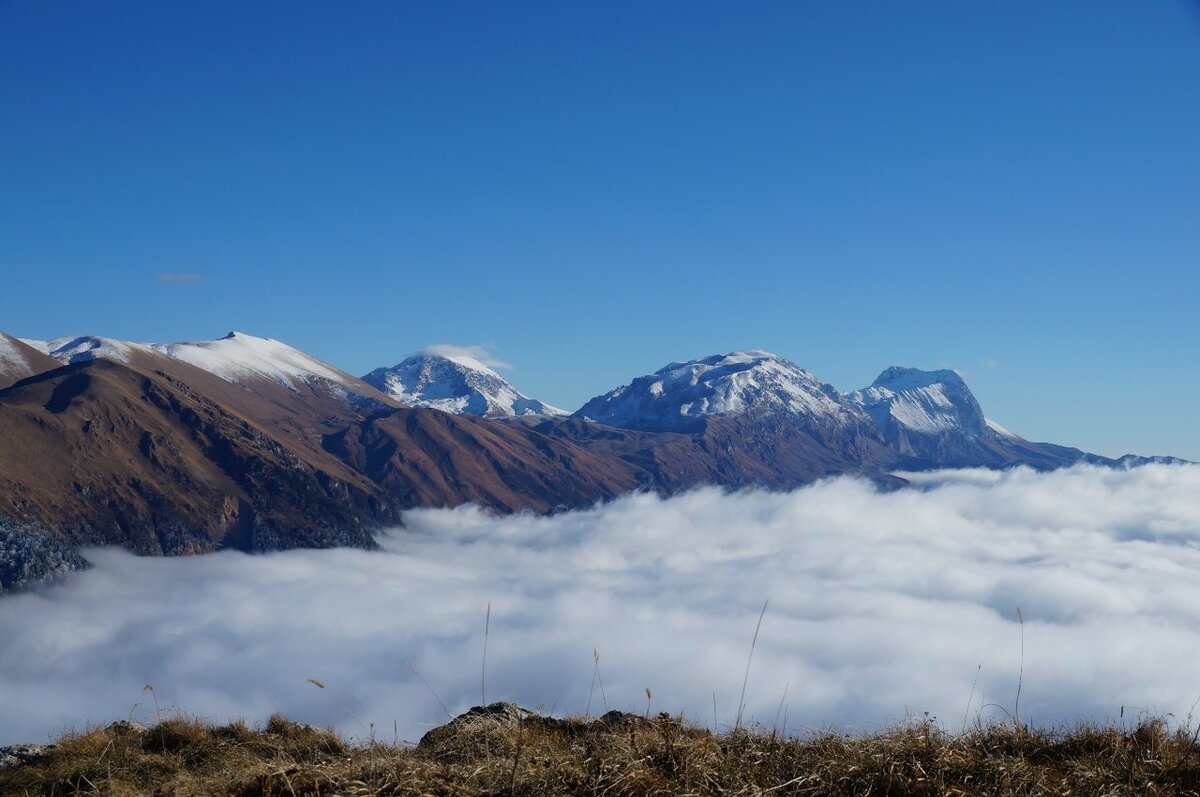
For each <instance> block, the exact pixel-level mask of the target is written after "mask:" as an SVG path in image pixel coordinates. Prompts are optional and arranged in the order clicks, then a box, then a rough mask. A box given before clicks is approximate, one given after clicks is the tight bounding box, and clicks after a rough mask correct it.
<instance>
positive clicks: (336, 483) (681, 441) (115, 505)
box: [0, 333, 1143, 591]
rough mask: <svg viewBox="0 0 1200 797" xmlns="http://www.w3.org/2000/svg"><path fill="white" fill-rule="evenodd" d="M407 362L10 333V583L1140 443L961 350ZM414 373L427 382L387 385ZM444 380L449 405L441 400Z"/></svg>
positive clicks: (0, 364)
mask: <svg viewBox="0 0 1200 797" xmlns="http://www.w3.org/2000/svg"><path fill="white" fill-rule="evenodd" d="M411 359H412V358H410V360H411ZM405 362H409V361H405ZM447 363H449V365H447ZM401 365H402V366H403V365H404V363H401ZM410 365H411V366H412V367H408V368H405V369H401V371H400V375H399V382H398V383H389V381H388V373H390V374H393V375H395V374H396V369H381V371H384V372H387V373H384V374H383V375H382V376H381V377H380V378H373V377H372V374H368V378H367V379H357V378H355V377H353V376H351V375H349V374H347V373H345V372H343V371H340V370H339V369H337V368H335V367H334V366H331V365H329V364H327V363H324V362H322V361H320V360H318V359H316V358H313V357H311V356H309V355H307V354H304V353H303V352H300V351H298V350H296V349H294V348H292V347H290V346H287V345H286V344H283V343H280V342H278V341H273V340H271V339H268V338H258V337H254V336H251V335H246V334H244V333H231V334H230V335H227V336H226V337H224V338H221V339H219V340H215V341H203V342H196V343H183V344H136V343H129V342H125V341H118V340H113V339H107V338H97V337H87V336H85V337H78V338H64V339H59V340H55V341H21V340H18V339H16V338H12V337H10V336H7V335H0V429H2V430H3V437H0V591H2V590H5V589H10V588H12V587H14V586H19V585H21V584H27V583H33V582H37V581H38V580H42V579H45V578H49V577H54V576H55V575H56V574H60V573H62V572H64V571H67V570H70V569H72V568H74V567H78V566H80V565H81V563H82V560H81V559H80V558H79V556H78V554H77V553H76V549H77V548H79V547H80V546H88V545H120V546H123V547H126V548H129V549H130V550H133V551H135V552H137V553H140V554H147V555H178V554H190V553H202V552H206V551H213V550H218V549H221V548H237V549H241V550H247V551H268V550H279V549H283V548H291V547H329V546H340V545H353V546H359V547H371V546H373V545H374V538H373V532H374V531H375V530H377V529H379V528H381V527H384V526H388V525H396V524H398V523H400V522H401V515H402V513H403V511H404V510H406V509H410V508H414V507H443V506H446V507H448V506H457V505H459V504H463V503H475V504H479V505H481V506H484V507H486V508H488V509H491V510H492V511H497V512H513V511H521V510H528V511H534V512H553V511H557V510H560V509H565V508H573V507H582V506H587V505H589V504H592V503H594V502H596V501H603V500H608V499H611V498H614V497H616V496H618V495H621V494H623V493H626V492H629V491H632V490H653V491H655V492H657V493H659V494H662V495H671V494H673V493H677V492H680V491H682V490H687V489H691V488H694V487H698V486H702V485H710V484H715V485H721V486H726V487H730V488H744V487H765V488H769V489H790V488H793V487H796V486H799V485H802V484H806V483H809V482H811V481H813V480H815V479H818V478H821V477H824V476H829V475H837V474H857V475H860V476H862V477H865V478H870V479H873V480H875V481H877V482H878V483H880V484H882V485H886V486H897V485H899V484H902V483H903V482H902V481H901V480H900V479H897V478H896V477H895V476H893V475H891V474H892V473H893V472H895V471H904V470H915V469H927V468H937V467H959V466H983V467H1006V466H1011V465H1028V466H1031V467H1036V468H1054V467H1061V466H1064V465H1070V464H1074V463H1077V462H1094V463H1097V464H1104V465H1111V466H1115V467H1128V466H1131V465H1134V464H1138V463H1140V462H1142V461H1143V460H1141V459H1137V458H1134V459H1122V460H1107V459H1104V458H1101V457H1095V456H1093V455H1089V454H1086V453H1085V452H1082V451H1079V450H1078V449H1074V448H1068V447H1064V446H1056V445H1052V444H1045V443H1031V442H1029V441H1025V440H1023V439H1021V438H1020V437H1018V436H1016V435H1015V434H1012V433H1011V432H1007V431H1006V430H1004V429H1003V427H1000V426H999V425H997V424H994V423H992V422H990V421H988V420H987V419H986V418H985V417H984V415H983V412H982V409H981V408H980V407H979V405H978V402H977V401H976V400H975V398H974V396H972V395H971V393H970V390H969V389H968V388H967V386H966V385H965V383H963V382H962V380H961V378H959V377H958V375H957V374H955V373H954V372H950V371H917V370H915V369H901V368H890V369H888V370H886V371H885V372H884V373H883V374H882V375H881V376H880V377H879V379H877V380H876V381H875V383H874V384H873V385H872V386H871V387H870V388H866V389H864V390H861V391H856V392H854V393H850V394H843V393H841V392H839V391H837V390H836V389H835V388H833V387H831V386H830V385H827V384H824V383H821V382H820V381H819V380H818V379H816V377H814V376H813V375H811V374H809V373H808V372H807V371H804V370H803V369H801V368H799V367H798V366H796V365H795V364H793V363H790V362H788V361H787V360H784V359H783V358H779V357H777V356H775V355H772V354H769V353H767V352H763V351H757V350H753V351H742V352H733V353H730V354H727V355H715V356H712V357H706V358H701V359H699V360H694V361H690V362H685V363H672V364H670V365H668V366H666V367H665V368H663V369H660V370H659V371H656V372H655V373H653V374H649V375H646V376H644V377H639V378H637V379H634V380H633V381H632V382H631V383H630V384H629V385H626V386H624V387H621V388H618V389H616V390H614V391H611V392H610V393H608V394H605V395H604V396H600V397H597V398H596V399H593V400H592V401H590V402H588V403H587V404H586V405H585V406H584V407H583V408H581V409H580V410H579V411H578V412H576V413H574V414H573V415H571V416H567V415H565V414H563V413H561V411H555V410H554V408H549V407H547V406H546V405H544V404H542V403H540V402H536V403H534V401H535V400H532V399H529V398H528V397H526V396H523V395H522V394H520V393H519V391H517V390H516V389H515V388H514V387H512V386H511V383H509V382H508V381H507V380H504V379H503V377H500V376H499V375H498V374H496V373H495V372H494V371H492V370H491V369H489V368H487V367H486V366H482V364H479V365H480V366H481V368H477V367H475V365H472V364H468V365H464V364H463V363H462V362H454V361H453V360H452V359H450V358H444V357H443V358H442V360H436V359H433V358H432V357H430V356H429V355H425V356H423V357H422V358H421V359H420V360H419V361H415V362H413V363H411V364H410ZM447 369H448V370H447ZM373 374H376V376H379V374H378V372H373ZM412 374H416V375H417V379H416V380H415V381H414V380H413V379H412V378H411V375H412ZM492 377H495V379H497V380H499V382H496V381H494V380H492ZM406 380H407V381H406ZM372 381H374V382H375V383H377V384H371V382H372ZM378 384H382V385H383V386H384V387H385V388H388V387H389V385H392V386H393V387H395V385H396V384H402V385H403V388H404V389H403V390H380V389H379V388H378V386H377V385H378ZM476 395H483V396H485V397H486V398H485V399H484V400H483V403H478V402H477V403H474V404H473V403H472V401H473V400H474V398H473V397H474V396H476ZM412 396H416V397H417V399H419V400H421V401H425V402H426V406H416V407H414V406H406V404H405V402H403V401H400V400H398V397H405V398H408V397H412ZM457 399H463V401H461V402H457V403H456V401H457ZM444 401H449V402H450V404H448V405H443V406H447V407H449V408H450V409H452V410H453V411H443V410H441V409H433V408H431V407H432V406H437V405H436V404H434V403H433V402H444ZM521 402H529V403H526V404H522V403H521ZM472 410H475V412H472ZM524 410H528V411H524Z"/></svg>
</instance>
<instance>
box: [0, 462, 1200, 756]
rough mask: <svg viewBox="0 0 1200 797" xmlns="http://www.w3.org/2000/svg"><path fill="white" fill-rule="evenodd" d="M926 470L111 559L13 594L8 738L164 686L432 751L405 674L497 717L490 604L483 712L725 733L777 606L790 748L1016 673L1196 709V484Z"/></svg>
mask: <svg viewBox="0 0 1200 797" xmlns="http://www.w3.org/2000/svg"><path fill="white" fill-rule="evenodd" d="M913 478H914V481H915V484H916V487H915V489H906V490H900V491H896V492H890V493H881V492H878V491H876V490H875V489H874V488H872V487H871V486H870V485H869V484H867V483H864V482H861V481H856V480H852V479H835V480H828V481H824V482H820V483H818V484H815V485H813V486H810V487H807V488H804V489H800V490H797V491H794V492H791V493H777V494H767V493H757V492H749V493H737V494H725V493H722V492H720V491H718V490H701V491H698V492H694V493H690V494H687V495H683V496H679V497H676V498H673V499H669V500H659V499H657V498H654V497H651V496H647V495H635V496H630V497H627V498H623V499H621V500H617V501H614V502H612V503H610V504H607V505H604V506H600V507H597V508H595V509H592V510H588V511H580V512H569V513H563V514H559V515H555V516H552V517H534V516H530V515H515V516H511V517H504V518H496V517H492V516H489V515H488V514H486V513H484V512H481V511H479V510H477V509H474V508H470V507H467V508H461V509H457V510H422V511H417V512H412V513H410V514H409V515H408V516H407V517H406V523H407V528H405V529H403V530H396V531H394V532H392V533H391V534H389V535H388V536H386V537H385V538H384V541H383V542H384V550H383V551H382V552H378V553H367V552H362V551H352V550H332V551H294V552H287V553H279V554H270V555H259V556H247V555H243V554H238V553H221V554H216V555H212V556H205V557H195V558H180V559H139V558H135V557H132V556H129V555H127V554H125V553H122V552H120V551H116V550H104V551H90V552H89V556H90V558H91V559H92V560H93V562H94V563H95V565H96V567H95V568H94V569H93V570H91V571H89V572H85V573H82V574H78V575H76V576H73V577H71V578H70V579H68V580H67V581H66V582H65V583H62V584H60V585H57V586H55V587H52V588H48V589H43V590H38V591H35V592H31V593H25V594H18V595H14V596H10V597H6V598H4V599H2V600H0V639H3V640H4V644H3V646H0V705H3V706H4V707H5V710H4V711H3V712H0V744H5V743H9V742H17V741H31V742H37V741H44V740H46V738H47V737H50V736H54V735H56V734H58V733H59V732H60V731H61V730H63V728H64V727H67V726H71V725H74V726H76V727H82V726H83V725H84V724H85V723H87V722H97V723H103V722H109V721H112V720H115V719H119V718H124V717H126V716H129V715H130V713H131V712H132V714H133V716H134V717H136V718H141V719H143V720H146V719H149V718H152V717H153V715H154V707H153V705H152V701H151V700H150V699H149V696H148V695H147V694H146V693H144V692H143V691H142V689H143V687H144V686H145V685H146V684H148V683H149V684H152V685H153V686H154V690H155V694H156V695H157V697H158V700H159V702H160V704H162V705H164V706H179V707H182V708H184V709H186V710H188V711H190V712H194V713H197V714H201V715H203V716H205V717H208V718H210V719H214V720H223V719H226V718H229V717H236V716H244V717H248V718H249V719H251V720H253V721H262V720H264V719H265V718H266V717H267V716H268V715H269V714H270V713H271V712H273V711H282V712H284V713H286V714H287V715H288V716H290V717H292V718H294V719H296V720H299V721H306V722H314V723H321V724H331V725H335V726H338V727H339V728H341V729H342V730H344V731H345V732H347V733H349V734H353V735H356V736H360V737H361V736H365V735H366V734H367V733H368V728H369V727H370V725H371V724H374V726H375V728H377V729H381V728H385V729H389V730H390V728H391V726H392V721H393V720H396V722H397V723H398V727H399V729H400V733H401V736H402V737H405V738H409V739H415V738H417V737H418V736H419V735H420V734H421V733H422V732H423V731H424V730H426V729H427V728H429V727H430V726H432V725H435V724H437V723H439V722H440V721H443V720H444V719H445V715H444V713H443V712H442V711H441V709H440V708H439V707H438V703H437V701H436V700H435V698H434V697H433V696H432V695H431V694H430V693H429V691H428V690H427V688H426V686H425V685H424V684H422V682H421V680H420V679H419V678H418V677H417V676H415V675H413V673H412V672H411V671H410V670H409V669H408V665H410V664H411V665H412V667H414V668H415V669H416V670H417V671H418V672H419V673H420V675H421V677H423V678H424V679H425V680H426V681H427V682H428V683H429V686H430V687H432V688H433V689H434V690H435V691H436V692H437V693H438V696H439V697H440V698H441V699H442V700H443V701H445V703H446V704H447V706H448V707H449V709H450V710H451V711H453V712H458V711H460V710H463V709H465V708H467V707H469V706H471V705H474V704H476V703H478V702H479V701H480V663H481V658H482V648H483V626H484V613H485V609H486V607H487V605H488V604H489V603H490V604H491V636H490V642H489V649H488V665H487V666H488V672H487V683H488V687H487V688H488V694H487V697H488V699H489V700H493V699H511V700H515V701H517V702H520V703H523V704H526V705H529V706H535V707H536V706H541V707H542V708H543V709H544V710H547V711H554V712H558V713H565V712H583V711H584V710H586V709H587V708H588V706H589V700H590V707H591V710H592V712H593V713H595V712H598V711H602V710H603V708H604V706H605V704H606V703H607V705H608V706H609V707H612V708H620V709H626V710H635V711H639V712H640V711H644V710H645V708H646V698H645V689H646V688H647V687H649V688H651V689H652V691H653V695H654V697H653V702H652V706H651V710H653V711H660V710H662V711H671V712H679V711H683V712H685V713H686V716H687V717H688V718H689V719H691V720H693V721H695V722H698V723H702V724H705V723H707V724H712V723H713V722H714V721H715V722H716V723H718V724H720V725H729V724H732V722H733V718H734V715H735V714H736V711H737V702H738V695H739V691H740V688H741V684H742V676H743V673H744V671H745V666H746V654H747V652H748V650H749V646H750V640H751V636H752V635H753V632H754V625H755V621H756V619H757V617H758V613H759V611H760V609H761V607H762V604H763V601H764V600H767V599H769V600H770V605H769V607H768V608H767V612H766V616H765V619H764V621H763V625H762V632H761V634H760V636H759V640H758V647H757V650H756V652H755V654H754V661H753V665H752V668H751V671H750V680H749V688H748V690H747V694H746V699H747V704H748V709H747V714H748V716H751V717H753V718H754V719H755V720H758V721H762V722H765V723H767V724H768V725H770V724H771V723H772V722H773V721H774V718H775V716H776V712H777V710H778V707H779V705H780V702H781V700H782V701H783V704H784V706H785V711H786V714H787V725H788V729H789V730H790V731H792V732H800V731H803V730H806V729H811V728H820V727H826V726H828V725H837V726H840V727H843V728H847V729H852V730H854V729H862V728H867V729H871V728H876V727H878V726H879V725H881V724H883V723H887V722H892V721H896V720H903V719H904V718H905V717H907V716H918V717H923V716H924V712H926V711H928V712H930V714H931V715H933V716H936V717H937V719H938V722H940V723H942V724H943V725H945V726H946V727H947V728H948V729H951V730H957V729H958V728H959V727H960V726H961V725H962V723H963V722H964V721H967V722H970V721H973V720H974V719H975V718H976V717H982V718H984V719H994V718H999V717H1002V716H1003V715H1004V712H1005V711H1008V712H1012V711H1013V710H1014V708H1015V694H1016V687H1017V682H1018V673H1019V672H1020V670H1021V668H1022V666H1023V668H1024V675H1023V683H1022V693H1021V700H1020V713H1021V717H1022V718H1023V719H1026V720H1030V721H1032V722H1034V723H1037V724H1054V723H1058V722H1074V721H1076V720H1079V719H1104V718H1117V717H1118V716H1119V715H1120V714H1121V712H1122V711H1124V715H1125V717H1126V718H1129V717H1136V716H1138V715H1141V714H1145V713H1151V714H1166V713H1168V712H1170V713H1172V714H1173V715H1174V718H1175V720H1176V721H1182V720H1183V718H1185V717H1187V716H1188V713H1189V711H1190V710H1191V708H1192V706H1193V705H1194V704H1195V702H1196V699H1197V697H1198V696H1200V687H1198V686H1197V683H1196V678H1195V673H1194V671H1193V668H1192V667H1191V666H1190V664H1189V663H1190V662H1192V661H1195V660H1197V659H1198V658H1200V467H1198V466H1187V465H1172V466H1164V465H1151V466H1146V467H1141V468H1134V469H1130V470H1114V469H1101V468H1092V467H1076V468H1072V469H1068V470H1061V471H1056V472H1052V473H1045V474H1038V473H1034V472H1031V471H1028V470H1024V469H1018V470H1012V471H1003V472H999V471H979V470H967V471H946V472H941V473H933V474H921V475H918V476H914V477H913ZM1018 608H1020V610H1021V613H1022V615H1023V617H1024V622H1023V625H1022V624H1020V623H1019V622H1018V618H1017V609H1018ZM1022 637H1023V640H1024V658H1023V660H1022V653H1021V651H1022ZM593 649H594V650H596V651H597V652H598V653H599V657H600V675H601V678H602V680H603V685H604V688H603V694H602V693H601V691H600V689H599V688H596V689H595V690H593V688H592V683H593V669H594V664H593V658H592V657H593ZM308 678H317V679H319V680H320V681H322V682H323V683H325V684H326V686H327V687H328V688H327V689H325V690H321V689H317V688H315V687H314V686H313V685H312V684H311V683H309V682H308V681H307V679H308ZM785 690H786V698H784V693H785ZM714 693H715V699H716V712H715V718H714V709H713V700H714Z"/></svg>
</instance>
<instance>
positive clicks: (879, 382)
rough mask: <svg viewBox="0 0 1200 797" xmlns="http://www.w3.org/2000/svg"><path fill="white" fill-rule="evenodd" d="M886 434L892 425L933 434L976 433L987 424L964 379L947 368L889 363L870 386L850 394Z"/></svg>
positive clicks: (979, 432) (973, 434)
mask: <svg viewBox="0 0 1200 797" xmlns="http://www.w3.org/2000/svg"><path fill="white" fill-rule="evenodd" d="M850 400H851V401H853V402H854V403H855V404H857V405H858V406H859V407H861V408H862V409H863V411H864V412H866V413H867V414H868V415H870V416H871V418H872V419H873V420H874V421H875V424H876V425H877V426H878V427H879V428H880V430H881V431H883V432H884V435H885V436H887V435H888V432H889V429H891V428H892V427H896V426H899V427H902V428H903V429H907V430H911V431H914V432H919V433H923V434H937V433H941V432H951V431H957V432H964V433H966V434H969V435H972V436H977V435H979V434H982V433H983V432H984V430H985V429H986V428H987V424H986V423H985V422H984V416H983V410H982V409H981V408H980V406H979V402H978V401H976V400H975V396H974V395H973V394H972V393H971V390H970V388H968V387H967V383H966V382H964V381H963V378H962V377H961V376H959V375H958V373H957V372H955V371H951V370H946V369H942V370H937V371H922V370H920V369H918V368H904V367H901V366H897V365H893V366H892V367H891V368H888V369H887V370H885V371H884V372H883V373H881V374H880V375H879V376H878V378H876V379H875V381H874V382H872V383H871V386H870V387H868V388H864V389H863V390H858V391H855V392H854V393H851V394H850Z"/></svg>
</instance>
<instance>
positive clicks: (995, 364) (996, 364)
mask: <svg viewBox="0 0 1200 797" xmlns="http://www.w3.org/2000/svg"><path fill="white" fill-rule="evenodd" d="M980 365H982V366H983V367H984V368H992V369H994V368H1003V367H1004V363H1002V362H1000V361H999V360H993V359H992V358H990V357H989V358H988V359H986V360H984V361H983V362H982V363H980Z"/></svg>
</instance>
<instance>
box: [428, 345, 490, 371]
mask: <svg viewBox="0 0 1200 797" xmlns="http://www.w3.org/2000/svg"><path fill="white" fill-rule="evenodd" d="M417 354H432V355H436V356H438V357H470V358H471V359H472V360H478V361H479V362H481V363H483V364H484V365H486V366H487V367H489V368H504V369H506V370H511V369H512V367H513V366H512V365H511V364H509V363H506V362H505V361H504V360H501V359H500V358H498V357H496V356H495V355H493V354H492V351H491V347H490V346H456V345H454V344H453V343H435V344H433V345H432V346H426V347H425V348H423V349H421V350H420V351H419V352H417Z"/></svg>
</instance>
